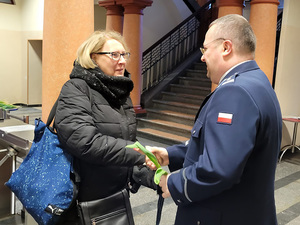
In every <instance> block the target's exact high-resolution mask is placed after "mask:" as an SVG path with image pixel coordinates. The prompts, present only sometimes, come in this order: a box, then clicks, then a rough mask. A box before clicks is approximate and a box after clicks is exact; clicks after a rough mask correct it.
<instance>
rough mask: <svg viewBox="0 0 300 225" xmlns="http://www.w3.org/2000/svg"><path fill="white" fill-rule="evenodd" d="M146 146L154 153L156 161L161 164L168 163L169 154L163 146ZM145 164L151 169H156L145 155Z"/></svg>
mask: <svg viewBox="0 0 300 225" xmlns="http://www.w3.org/2000/svg"><path fill="white" fill-rule="evenodd" d="M146 148H147V149H148V150H149V151H151V152H152V153H153V154H154V155H155V157H156V158H157V161H158V163H159V164H160V165H161V166H167V165H169V154H168V152H167V150H166V149H165V148H160V147H150V146H146ZM146 164H147V166H148V167H149V168H150V169H152V170H155V169H157V168H156V166H155V165H154V163H153V162H152V161H151V160H150V159H149V158H148V157H146Z"/></svg>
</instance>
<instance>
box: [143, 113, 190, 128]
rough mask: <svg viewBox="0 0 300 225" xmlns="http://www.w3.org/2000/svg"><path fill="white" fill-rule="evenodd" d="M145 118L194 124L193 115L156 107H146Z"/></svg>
mask: <svg viewBox="0 0 300 225" xmlns="http://www.w3.org/2000/svg"><path fill="white" fill-rule="evenodd" d="M146 110H147V118H149V119H153V118H159V119H162V120H166V121H172V122H175V123H183V124H186V125H189V126H193V125H194V120H195V115H191V114H187V113H181V112H175V111H170V110H157V109H146Z"/></svg>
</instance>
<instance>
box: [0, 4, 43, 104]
mask: <svg viewBox="0 0 300 225" xmlns="http://www.w3.org/2000/svg"><path fill="white" fill-rule="evenodd" d="M43 3H44V1H43V0H26V1H24V0H15V5H8V4H0V21H1V22H0V49H1V54H0V62H1V70H0V82H1V84H5V85H2V87H1V89H0V100H4V101H6V102H8V103H12V104H15V103H22V104H28V103H27V91H28V88H27V71H28V70H27V63H28V59H27V56H28V54H27V42H28V39H36V40H42V37H43V31H42V29H43V28H42V27H43V13H44V4H43ZM40 104H41V103H40Z"/></svg>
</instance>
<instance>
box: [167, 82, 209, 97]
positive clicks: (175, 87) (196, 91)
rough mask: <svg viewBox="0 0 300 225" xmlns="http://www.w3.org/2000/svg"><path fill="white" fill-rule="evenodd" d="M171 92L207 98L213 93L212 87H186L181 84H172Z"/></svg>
mask: <svg viewBox="0 0 300 225" xmlns="http://www.w3.org/2000/svg"><path fill="white" fill-rule="evenodd" d="M170 87H171V92H176V93H183V94H192V95H200V96H206V95H208V94H209V93H210V92H211V88H210V87H197V86H184V85H181V84H171V85H170Z"/></svg>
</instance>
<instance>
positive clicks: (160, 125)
mask: <svg viewBox="0 0 300 225" xmlns="http://www.w3.org/2000/svg"><path fill="white" fill-rule="evenodd" d="M137 121H138V124H139V125H138V126H139V127H140V128H152V129H155V130H159V131H163V132H170V133H172V134H176V135H181V136H184V137H186V138H189V137H190V136H191V130H192V128H193V126H189V125H185V124H182V123H175V122H172V121H164V120H160V119H147V118H138V119H137Z"/></svg>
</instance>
